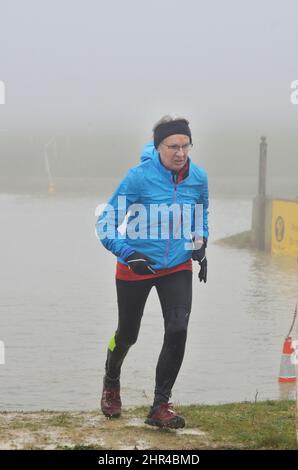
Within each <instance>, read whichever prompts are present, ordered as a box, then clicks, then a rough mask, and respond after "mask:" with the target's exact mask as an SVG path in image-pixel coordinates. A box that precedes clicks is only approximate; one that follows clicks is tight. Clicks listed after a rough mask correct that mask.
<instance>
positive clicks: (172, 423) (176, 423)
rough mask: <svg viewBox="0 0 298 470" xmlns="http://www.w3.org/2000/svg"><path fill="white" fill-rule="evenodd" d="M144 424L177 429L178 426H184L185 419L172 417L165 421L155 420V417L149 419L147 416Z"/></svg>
mask: <svg viewBox="0 0 298 470" xmlns="http://www.w3.org/2000/svg"><path fill="white" fill-rule="evenodd" d="M145 424H149V426H156V427H158V428H170V429H178V428H184V427H185V421H184V420H182V419H181V418H178V419H176V418H174V419H173V420H171V421H168V422H167V423H165V422H163V421H160V420H157V419H151V418H147V419H146V420H145Z"/></svg>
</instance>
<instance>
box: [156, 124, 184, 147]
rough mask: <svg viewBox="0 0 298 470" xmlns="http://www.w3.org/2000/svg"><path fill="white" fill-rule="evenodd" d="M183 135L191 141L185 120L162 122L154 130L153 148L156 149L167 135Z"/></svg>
mask: <svg viewBox="0 0 298 470" xmlns="http://www.w3.org/2000/svg"><path fill="white" fill-rule="evenodd" d="M174 134H183V135H187V136H188V137H189V138H190V143H192V140H191V132H190V128H189V125H188V121H187V120H186V119H179V120H176V121H170V122H164V123H162V124H160V125H159V126H157V127H156V128H155V129H154V147H155V148H156V149H157V148H158V146H159V144H160V143H161V142H162V141H163V140H164V139H165V138H166V137H169V135H174Z"/></svg>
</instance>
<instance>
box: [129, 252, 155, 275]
mask: <svg viewBox="0 0 298 470" xmlns="http://www.w3.org/2000/svg"><path fill="white" fill-rule="evenodd" d="M125 261H126V262H127V264H128V267H129V268H130V269H131V270H132V271H133V272H134V273H136V274H141V275H142V276H145V275H146V274H156V272H155V271H154V269H152V267H151V264H156V263H155V261H152V260H151V259H150V258H148V257H147V256H144V255H142V253H138V252H137V251H135V252H134V253H132V254H131V255H129V256H128V257H127V258H126V259H125Z"/></svg>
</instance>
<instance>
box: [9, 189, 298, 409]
mask: <svg viewBox="0 0 298 470" xmlns="http://www.w3.org/2000/svg"><path fill="white" fill-rule="evenodd" d="M104 200H105V198H104V196H103V195H101V194H100V192H98V194H97V195H96V194H94V193H92V194H90V195H84V196H81V197H78V196H74V195H71V194H64V195H57V194H56V195H53V196H48V195H38V194H35V195H25V194H23V195H14V194H1V195H0V226H1V245H0V259H1V265H0V276H1V279H0V288H1V297H0V340H2V341H3V342H4V343H5V353H6V363H5V365H0V409H1V410H16V409H22V410H38V409H56V410H62V409H65V410H67V409H93V408H97V407H98V397H99V393H100V390H101V382H102V376H103V372H104V361H105V355H106V348H107V343H108V341H109V338H110V336H111V335H112V334H113V333H114V330H115V328H116V324H117V308H116V307H117V305H116V297H115V285H114V272H115V258H114V256H113V255H111V254H110V253H108V252H107V251H106V250H105V249H104V248H103V247H102V246H101V245H100V243H99V241H98V240H97V239H96V237H95V234H94V223H95V217H94V211H95V207H96V205H97V204H99V203H100V202H104ZM251 206H252V204H251V200H250V199H235V198H233V199H229V198H218V199H212V200H211V204H210V243H209V246H208V262H209V265H208V268H209V270H208V283H207V284H206V285H202V284H200V283H199V281H198V278H197V272H198V270H197V267H195V272H194V284H193V290H194V298H193V309H192V313H191V319H190V326H189V335H188V342H187V349H186V354H185V359H184V363H183V366H182V369H181V372H180V374H179V377H178V379H177V382H176V385H175V388H174V391H173V397H172V399H173V401H174V402H176V403H177V402H178V403H182V404H190V403H223V402H232V401H242V400H254V399H255V396H256V394H257V398H258V400H264V399H267V398H269V399H276V398H279V397H281V395H282V393H284V391H283V390H280V389H279V386H278V382H277V377H278V373H279V364H280V355H281V349H282V343H283V339H284V337H285V335H286V334H287V332H288V329H289V327H290V324H291V321H292V315H293V311H294V308H295V304H296V299H297V267H296V260H295V259H292V258H273V257H271V256H269V255H267V254H264V253H257V252H254V251H250V250H245V249H244V250H238V249H234V248H230V247H223V246H219V245H216V244H215V243H214V241H215V240H216V239H218V238H221V237H224V236H227V235H230V234H233V233H237V232H239V231H242V230H247V229H249V228H250V223H251ZM162 338H163V321H162V315H161V312H160V307H159V302H158V298H157V295H156V292H155V291H153V290H152V292H151V294H150V297H149V299H148V302H147V305H146V309H145V314H144V318H143V322H142V327H141V331H140V336H139V339H138V342H137V344H136V345H134V346H133V347H132V348H131V350H130V352H129V354H128V356H127V358H126V361H125V363H124V366H123V374H122V395H123V403H124V405H139V404H145V405H146V404H148V405H149V404H151V400H152V396H153V389H154V376H155V366H156V362H157V358H158V355H159V352H160V348H161V344H162ZM290 392H291V393H293V389H292V390H291V391H290Z"/></svg>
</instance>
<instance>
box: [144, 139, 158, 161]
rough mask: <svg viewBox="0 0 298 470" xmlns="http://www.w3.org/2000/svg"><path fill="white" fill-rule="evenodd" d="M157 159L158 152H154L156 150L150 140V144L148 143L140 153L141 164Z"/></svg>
mask: <svg viewBox="0 0 298 470" xmlns="http://www.w3.org/2000/svg"><path fill="white" fill-rule="evenodd" d="M157 157H158V152H157V150H156V148H155V147H154V143H153V140H151V141H150V142H148V143H147V144H146V145H145V146H144V148H143V150H142V152H141V158H140V160H141V162H146V161H147V160H151V159H153V158H157Z"/></svg>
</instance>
